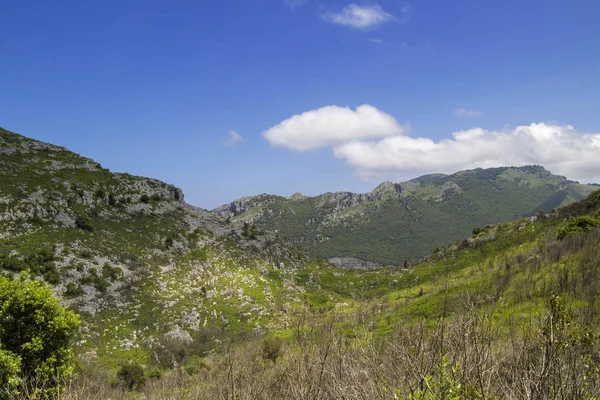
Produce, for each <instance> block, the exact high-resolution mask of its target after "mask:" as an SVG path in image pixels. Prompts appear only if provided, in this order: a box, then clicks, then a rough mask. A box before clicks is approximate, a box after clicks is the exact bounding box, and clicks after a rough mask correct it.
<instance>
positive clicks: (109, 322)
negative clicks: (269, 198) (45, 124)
mask: <svg viewBox="0 0 600 400" xmlns="http://www.w3.org/2000/svg"><path fill="white" fill-rule="evenodd" d="M0 167H1V168H0V271H1V272H2V273H3V274H5V275H13V274H18V273H19V272H21V271H22V270H24V269H29V270H30V271H31V273H32V275H33V276H37V277H38V278H39V279H43V280H45V281H46V282H48V283H50V284H52V285H53V287H54V291H55V293H56V294H57V295H59V296H61V297H62V299H63V302H64V303H65V304H66V305H68V306H69V307H71V308H72V309H74V310H75V311H77V312H78V313H80V314H81V315H82V316H83V317H84V318H83V319H84V323H85V327H84V330H83V331H82V333H81V338H80V340H79V342H78V348H79V351H81V352H83V351H90V352H92V353H93V354H94V357H99V358H100V359H101V360H103V361H106V362H108V363H110V362H113V361H114V362H117V361H118V360H120V359H122V358H125V359H127V358H129V357H133V356H135V357H136V358H138V359H140V360H145V361H148V362H149V361H152V362H160V363H163V364H165V365H168V364H170V363H172V362H174V361H173V357H174V355H173V354H171V353H173V351H171V350H172V349H171V350H169V348H168V347H169V342H180V341H183V342H186V343H191V344H194V346H197V348H198V349H197V352H203V351H206V350H207V349H210V348H212V347H213V346H215V345H217V344H218V343H219V337H220V335H221V333H222V332H223V331H224V330H226V331H228V332H232V333H235V334H236V335H240V336H243V335H246V334H253V333H260V332H262V331H265V330H267V329H270V328H273V327H282V326H285V325H286V324H287V323H288V320H289V317H288V314H287V311H288V310H289V309H292V308H294V307H300V306H302V305H303V304H304V303H305V302H306V301H307V300H306V299H307V296H310V292H307V290H306V289H305V287H304V286H302V285H301V284H298V283H297V279H296V277H297V276H298V275H299V274H303V273H305V272H306V271H310V270H312V269H314V268H320V267H321V266H322V267H323V268H327V264H326V263H323V262H321V261H319V260H318V259H317V258H315V257H313V256H310V255H308V254H306V253H305V252H304V251H301V250H299V249H297V248H294V247H290V246H287V245H285V244H283V243H282V242H281V241H279V240H277V239H276V238H275V237H274V236H273V235H270V234H268V233H265V232H261V231H259V230H257V229H256V228H255V227H250V228H248V226H246V227H244V226H243V225H242V224H240V223H238V224H235V223H233V224H231V223H228V222H227V221H225V220H224V219H223V218H221V217H219V216H217V215H215V214H213V213H210V212H208V211H205V210H202V209H199V208H196V207H192V206H190V205H188V204H186V203H185V202H184V200H183V193H182V192H181V190H179V189H178V188H176V187H174V186H172V185H168V184H166V183H164V182H160V181H158V180H154V179H149V178H142V177H136V176H131V175H128V174H119V173H112V172H110V171H108V170H107V169H104V168H102V167H101V166H100V165H99V164H98V163H96V162H94V161H92V160H90V159H87V158H84V157H81V156H79V155H77V154H75V153H72V152H70V151H68V150H67V149H64V148H61V147H58V146H54V145H51V144H46V143H41V142H38V141H35V140H33V139H29V138H26V137H24V136H21V135H18V134H15V133H12V132H9V131H6V130H0ZM173 346H174V345H173Z"/></svg>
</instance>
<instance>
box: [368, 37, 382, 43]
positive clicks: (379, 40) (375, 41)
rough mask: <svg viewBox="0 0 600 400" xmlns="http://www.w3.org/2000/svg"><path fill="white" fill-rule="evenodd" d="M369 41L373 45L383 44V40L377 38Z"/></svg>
mask: <svg viewBox="0 0 600 400" xmlns="http://www.w3.org/2000/svg"><path fill="white" fill-rule="evenodd" d="M369 41H370V42H371V43H375V44H383V40H381V39H377V38H371V39H369Z"/></svg>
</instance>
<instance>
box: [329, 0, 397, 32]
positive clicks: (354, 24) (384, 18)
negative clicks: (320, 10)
mask: <svg viewBox="0 0 600 400" xmlns="http://www.w3.org/2000/svg"><path fill="white" fill-rule="evenodd" d="M402 11H403V19H402V21H401V22H405V21H404V17H405V16H406V15H405V13H406V14H407V13H408V8H407V7H404V8H403V10H402ZM323 17H324V18H325V19H326V20H327V21H330V22H332V23H334V24H338V25H344V26H348V27H351V28H355V29H368V28H374V27H377V26H379V25H381V24H384V23H386V22H389V21H394V20H396V18H395V17H394V16H393V15H392V14H389V13H387V12H385V11H384V10H383V9H382V8H381V6H379V5H378V4H366V5H362V6H361V5H358V4H354V3H353V4H350V5H349V6H347V7H346V8H344V9H342V10H341V11H339V12H337V13H329V14H325V15H324V16H323Z"/></svg>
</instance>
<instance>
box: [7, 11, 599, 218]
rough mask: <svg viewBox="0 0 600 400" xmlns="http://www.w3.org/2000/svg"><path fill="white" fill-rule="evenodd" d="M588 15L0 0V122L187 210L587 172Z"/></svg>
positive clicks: (593, 155)
mask: <svg viewBox="0 0 600 400" xmlns="http://www.w3.org/2000/svg"><path fill="white" fill-rule="evenodd" d="M599 14H600V2H597V1H583V0H581V1H571V2H566V1H552V0H543V1H542V0H525V1H524V0H519V1H512V0H503V1H496V0H484V1H482V0H455V1H447V0H437V1H434V0H413V1H406V2H405V1H399V0H379V1H376V2H361V1H341V0H339V1H338V0H330V1H325V0H323V1H319V0H309V1H298V0H296V1H290V0H287V1H286V0H237V1H234V0H222V1H215V2H208V1H178V0H172V1H155V0H143V1H141V0H140V1H136V0H128V1H121V0H119V1H115V0H106V1H98V2H82V1H74V0H72V1H64V0H57V1H53V2H48V1H28V0H23V1H19V2H8V1H4V2H1V3H0V15H2V20H3V23H2V24H3V29H2V37H1V38H0V126H2V127H4V128H6V129H9V130H12V131H15V132H19V133H22V134H24V135H26V136H30V137H34V138H36V139H39V140H43V141H47V142H52V143H56V144H59V145H62V146H65V147H68V148H69V149H71V150H73V151H76V152H78V153H81V154H83V155H85V156H88V157H91V158H93V159H95V160H96V161H98V162H100V163H102V164H103V166H105V167H107V168H110V169H111V170H113V171H119V172H129V173H132V174H137V175H143V176H150V177H156V178H159V179H162V180H165V181H167V182H170V183H173V184H175V185H177V186H179V187H181V188H182V189H183V190H184V193H185V194H186V199H187V201H188V202H189V203H191V204H194V205H197V206H200V207H204V208H212V207H215V206H217V205H219V204H222V203H225V202H228V201H231V200H233V199H235V198H238V197H241V196H245V195H252V194H258V193H263V192H268V193H275V194H281V195H291V194H292V193H294V192H298V191H299V192H302V193H304V194H309V195H315V194H318V193H321V192H325V191H335V190H350V191H368V190H371V189H372V188H373V187H374V186H376V185H377V183H378V182H379V181H381V180H384V179H391V180H402V179H406V178H410V177H414V176H417V175H420V174H422V173H428V172H453V171H455V170H458V169H463V168H470V167H476V166H495V165H508V164H514V165H518V164H527V163H533V162H535V163H540V164H543V165H545V166H547V167H548V168H549V169H551V170H552V171H555V172H558V173H563V174H566V175H567V176H569V177H571V178H575V179H581V180H588V181H592V180H594V181H597V180H598V179H599V177H600V135H598V132H600V112H599V109H600V107H599V105H600V51H599V49H600V24H598V23H597V16H598V15H599ZM363 105H365V106H364V107H362V108H360V106H363ZM346 107H348V108H346ZM357 107H359V108H357ZM359 110H360V111H359ZM294 116H295V117H294ZM230 131H235V132H236V133H237V135H238V136H235V137H236V138H237V140H231V138H232V137H233V136H230V133H229V132H230ZM457 132H461V133H457Z"/></svg>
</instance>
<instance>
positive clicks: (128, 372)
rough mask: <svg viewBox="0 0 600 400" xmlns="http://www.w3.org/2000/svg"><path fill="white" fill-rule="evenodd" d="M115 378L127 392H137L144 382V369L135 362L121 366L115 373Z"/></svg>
mask: <svg viewBox="0 0 600 400" xmlns="http://www.w3.org/2000/svg"><path fill="white" fill-rule="evenodd" d="M117 378H118V379H119V381H121V383H123V385H124V387H125V388H126V389H127V390H129V391H132V390H139V389H140V388H141V387H142V385H143V384H144V382H146V376H145V374H144V368H143V367H142V366H141V365H140V364H139V363H137V362H135V361H130V362H128V363H126V364H123V365H121V368H120V369H119V371H117Z"/></svg>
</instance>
